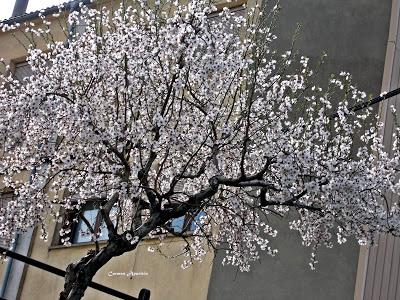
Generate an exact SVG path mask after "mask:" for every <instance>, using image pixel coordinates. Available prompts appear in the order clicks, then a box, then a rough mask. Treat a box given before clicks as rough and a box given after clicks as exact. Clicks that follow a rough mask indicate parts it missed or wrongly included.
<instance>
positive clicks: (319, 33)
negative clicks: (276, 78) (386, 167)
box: [208, 0, 392, 300]
mask: <svg viewBox="0 0 400 300" xmlns="http://www.w3.org/2000/svg"><path fill="white" fill-rule="evenodd" d="M269 2H270V4H269V5H274V4H275V1H269ZM280 4H281V6H282V11H281V15H280V19H279V21H278V28H277V29H276V31H275V32H277V36H278V40H277V41H276V42H275V46H276V48H277V49H279V50H287V49H289V48H290V45H291V42H292V37H293V34H294V32H295V29H296V26H297V23H301V24H302V31H301V34H300V36H299V38H298V39H297V41H296V44H295V50H299V51H300V53H303V54H305V55H307V56H309V57H310V58H311V60H312V61H313V62H314V64H315V63H316V61H317V59H318V58H319V57H320V56H321V54H322V53H323V52H324V51H325V52H326V53H327V54H328V57H327V58H326V62H325V64H324V65H323V67H322V69H321V72H320V74H319V77H318V82H319V84H321V85H322V86H324V85H326V83H327V80H328V78H329V76H330V74H331V73H339V72H340V71H348V72H350V73H351V74H352V75H353V79H354V82H355V83H356V85H357V86H358V87H359V88H360V89H362V90H364V91H366V92H367V94H369V95H374V96H375V95H379V93H380V90H381V84H382V77H383V72H384V64H385V53H386V48H387V42H388V34H389V23H390V13H391V5H392V3H391V1H388V0H384V1H383V0H336V1H324V0H296V1H293V0H281V1H280ZM376 111H377V110H376ZM287 221H288V220H287V219H283V220H276V219H274V220H273V217H272V219H271V222H272V223H273V224H274V225H275V228H277V229H278V232H279V233H278V237H277V238H276V239H273V240H272V241H271V243H272V246H273V247H276V248H278V249H279V251H280V252H279V253H278V255H277V257H274V258H271V257H269V256H268V255H266V254H263V253H261V255H260V256H261V259H260V262H259V263H254V265H253V268H252V269H251V271H250V272H249V273H240V272H239V271H238V270H236V269H235V268H232V267H223V266H222V265H221V260H222V257H223V253H218V254H217V257H216V261H215V263H214V266H213V271H212V275H211V280H210V287H209V292H208V299H209V300H217V299H218V300H224V299H229V300H235V299H238V300H239V299H240V300H245V299H251V300H257V299H260V300H261V299H268V300H287V299H289V300H290V299H297V300H300V299H304V300H312V299H315V300H317V299H318V300H319V299H324V300H325V299H326V300H347V299H353V297H354V291H355V282H356V276H357V263H358V256H359V249H360V248H359V246H358V244H357V243H356V242H355V241H349V242H348V243H346V244H345V245H343V246H338V245H335V247H334V248H333V249H323V250H321V251H320V252H319V253H318V258H317V259H318V261H319V263H318V264H317V270H316V271H311V270H310V268H309V266H308V262H309V258H310V252H311V249H308V248H305V247H303V246H302V245H301V239H300V237H299V236H298V234H297V233H296V232H291V231H290V230H289V229H288V225H287Z"/></svg>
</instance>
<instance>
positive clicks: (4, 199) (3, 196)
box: [0, 191, 15, 246]
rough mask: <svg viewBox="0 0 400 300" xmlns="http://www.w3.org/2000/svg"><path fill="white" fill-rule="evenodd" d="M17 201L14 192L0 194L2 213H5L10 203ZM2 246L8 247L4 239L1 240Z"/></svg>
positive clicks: (0, 209) (0, 244)
mask: <svg viewBox="0 0 400 300" xmlns="http://www.w3.org/2000/svg"><path fill="white" fill-rule="evenodd" d="M14 199H15V195H14V192H12V191H10V192H3V193H0V211H2V212H4V210H5V209H6V208H7V204H8V202H10V201H11V200H14ZM0 246H8V243H7V240H6V239H4V238H0Z"/></svg>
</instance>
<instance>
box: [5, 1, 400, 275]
mask: <svg viewBox="0 0 400 300" xmlns="http://www.w3.org/2000/svg"><path fill="white" fill-rule="evenodd" d="M212 13H214V14H218V18H209V16H210V14H212ZM273 13H274V12H272V14H273ZM256 17H258V18H259V19H262V14H261V12H260V7H258V6H257V5H256V6H255V7H252V8H248V9H247V11H246V15H245V16H242V15H240V14H235V13H233V12H231V11H230V10H229V9H227V8H225V9H223V10H222V11H217V12H216V7H214V6H213V5H210V4H209V1H205V0H191V1H188V4H186V5H182V4H179V3H178V1H168V0H163V1H156V3H155V4H148V3H147V1H144V0H137V2H136V3H135V5H134V6H129V7H123V6H121V7H120V8H119V9H118V10H115V11H109V10H107V9H106V8H103V9H100V10H95V9H89V8H86V7H81V9H80V12H74V13H71V14H70V16H69V19H68V23H69V25H70V27H69V29H68V32H67V35H69V40H68V42H65V41H56V40H55V39H53V37H52V35H51V31H50V30H49V28H50V27H49V26H50V25H49V23H48V22H49V21H47V20H46V19H45V18H44V17H43V20H44V23H43V24H42V25H35V24H31V25H28V26H25V25H24V26H19V25H15V26H6V25H2V26H1V28H2V30H3V31H18V30H21V31H23V32H25V38H26V39H27V40H29V43H30V45H29V46H28V56H27V61H28V63H29V65H30V66H31V68H32V72H33V75H31V76H30V77H27V78H25V79H24V80H23V81H22V82H20V81H18V80H17V79H15V78H14V76H13V74H12V72H10V67H9V66H6V67H5V72H4V73H3V74H2V75H0V141H1V143H2V144H3V146H4V149H5V155H4V156H3V157H2V158H1V160H0V172H1V173H2V174H3V175H4V179H3V182H4V185H5V186H6V187H7V188H12V189H13V190H14V192H15V194H16V195H17V197H16V198H15V200H13V201H10V202H9V204H8V207H7V208H6V209H4V210H1V211H0V236H2V237H9V238H10V237H12V235H13V234H14V233H15V232H16V231H18V230H24V229H26V228H28V227H31V226H34V225H38V224H40V225H41V226H42V228H43V235H44V236H46V222H45V220H46V218H47V217H48V216H49V215H51V214H54V215H55V216H56V217H57V219H60V218H61V217H62V216H59V215H58V209H59V205H61V206H63V207H64V208H65V209H66V210H69V209H72V208H75V209H80V208H81V207H82V205H83V204H84V203H85V202H87V201H93V200H95V201H100V202H101V203H102V205H104V206H107V203H110V201H111V202H112V203H111V204H113V205H117V206H118V210H117V213H116V214H114V216H113V217H112V219H113V221H114V223H113V224H114V226H115V227H116V232H117V233H118V234H120V235H124V236H125V237H129V240H130V241H133V242H132V243H131V244H137V242H139V240H140V239H141V238H143V236H142V235H143V232H145V233H146V234H148V233H149V232H148V231H149V230H154V229H156V228H159V227H164V230H167V231H168V228H165V226H164V224H166V223H167V222H168V221H170V220H172V219H174V218H176V217H180V216H183V215H185V214H186V215H187V214H189V215H191V216H192V217H193V218H194V217H195V216H196V215H197V214H198V213H199V212H201V211H202V212H205V216H204V217H201V218H200V221H199V222H198V223H199V224H198V226H197V227H196V229H195V231H194V232H193V237H191V238H187V237H184V238H185V240H187V241H188V243H189V246H188V247H186V250H187V251H188V252H187V254H188V257H189V258H191V259H192V258H194V259H198V260H201V257H203V256H204V255H205V253H206V252H207V251H208V249H211V248H214V249H218V248H223V249H225V251H226V258H225V260H224V263H227V264H231V265H234V266H239V268H240V269H241V270H242V271H247V270H249V267H250V264H251V262H252V261H254V260H256V259H257V258H258V257H259V251H267V252H268V253H269V254H271V255H275V254H276V253H277V250H276V249H274V248H273V247H272V245H270V240H271V239H273V238H275V237H276V236H277V231H276V230H275V229H274V228H272V227H271V226H270V225H269V224H268V217H269V216H271V217H272V216H273V215H280V216H282V215H286V214H288V212H289V211H292V212H295V214H292V217H293V215H294V216H295V217H294V219H292V220H291V221H290V224H289V226H290V228H291V229H293V230H297V231H298V232H299V234H300V235H301V237H302V239H303V244H304V245H306V246H311V247H313V248H314V249H316V248H318V247H319V246H320V245H326V246H328V247H331V246H332V245H333V242H334V241H335V240H337V242H338V243H344V242H345V241H346V238H347V237H349V236H355V237H356V239H357V240H359V241H360V243H362V244H370V243H372V242H373V239H374V236H375V234H376V233H380V232H390V233H392V234H395V235H399V234H400V210H399V205H398V204H397V203H393V204H391V203H390V201H389V200H388V199H387V197H390V196H389V195H390V194H389V193H393V194H395V195H397V194H399V192H400V185H399V181H398V169H399V162H400V151H399V142H398V139H399V137H400V131H399V130H396V131H395V132H394V143H393V145H392V149H385V148H384V147H383V144H382V139H381V137H380V135H379V130H380V128H381V125H379V126H378V125H377V126H375V125H374V124H373V125H371V124H370V123H369V122H371V110H370V109H365V110H363V111H361V112H357V113H355V112H353V111H352V110H351V107H352V106H353V105H354V104H357V103H359V102H361V101H365V100H366V99H365V98H366V96H365V93H363V92H360V91H358V90H357V88H356V87H355V86H353V85H352V83H351V78H350V75H349V74H347V73H342V74H340V75H339V76H337V77H336V78H332V79H331V81H330V82H329V84H328V88H327V89H322V88H319V87H316V86H314V84H313V80H314V77H313V76H314V73H313V72H312V70H311V69H310V68H309V66H308V59H307V58H306V57H298V56H297V55H296V54H295V53H294V52H292V51H288V52H286V53H285V54H284V55H281V56H279V55H278V54H277V53H276V52H275V51H273V41H274V40H275V38H276V37H275V36H274V35H273V34H272V33H271V29H270V28H268V27H266V26H265V24H266V22H261V21H259V22H257V21H256ZM78 22H79V23H80V24H84V28H85V30H84V31H83V32H81V33H76V34H74V30H73V28H74V24H75V25H76V24H77V23H78ZM22 28H23V29H22ZM71 28H72V29H71ZM39 39H40V40H42V41H43V40H44V41H46V46H45V48H38V47H36V43H35V41H37V40H39ZM333 113H337V115H336V116H335V117H332V114H333ZM389 152H390V153H392V154H391V155H389ZM24 170H28V171H31V172H32V175H31V180H30V181H28V182H15V180H14V178H15V176H16V175H17V174H19V173H21V172H23V171H24ZM178 186H179V187H181V188H178ZM115 195H117V197H115ZM112 199H114V200H112ZM115 199H116V200H115ZM144 214H145V215H146V217H145V218H143V215H144ZM75 221H76V220H75ZM142 228H149V230H147V231H143V230H142V231H141V229H142ZM63 230H65V229H63ZM138 232H140V234H139V233H138ZM62 234H64V235H65V234H68V232H66V233H65V232H63V233H62ZM111 241H112V238H111V237H110V242H111ZM66 242H68V240H66ZM271 244H272V243H271ZM312 257H313V261H314V262H315V261H316V260H315V256H314V255H313V256H312ZM188 264H190V261H189V262H187V263H186V265H188Z"/></svg>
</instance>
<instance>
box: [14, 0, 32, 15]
mask: <svg viewBox="0 0 400 300" xmlns="http://www.w3.org/2000/svg"><path fill="white" fill-rule="evenodd" d="M28 2H29V0H15V4H14V9H13V12H12V17H15V16H20V15H23V14H24V13H25V12H26V8H27V7H28Z"/></svg>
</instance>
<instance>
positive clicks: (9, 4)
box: [0, 0, 68, 20]
mask: <svg viewBox="0 0 400 300" xmlns="http://www.w3.org/2000/svg"><path fill="white" fill-rule="evenodd" d="M64 2H68V0H29V4H28V8H27V12H31V11H35V10H39V9H42V8H46V7H49V6H53V5H57V4H60V3H64ZM14 3H15V0H0V20H4V19H8V18H10V17H11V14H12V10H13V8H14Z"/></svg>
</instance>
